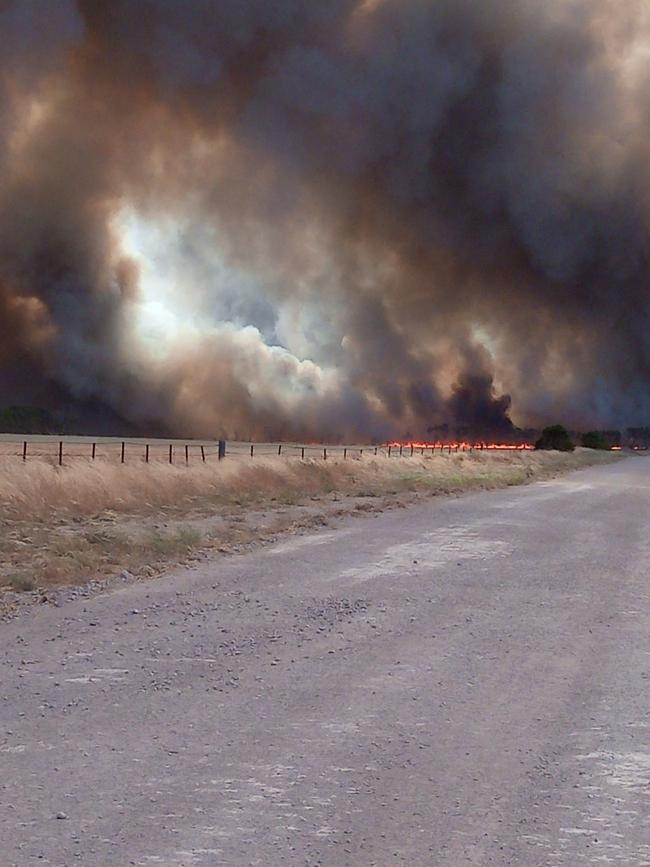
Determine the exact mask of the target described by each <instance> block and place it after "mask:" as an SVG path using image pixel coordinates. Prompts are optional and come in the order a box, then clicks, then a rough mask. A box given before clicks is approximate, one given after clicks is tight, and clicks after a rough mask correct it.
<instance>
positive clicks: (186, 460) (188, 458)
mask: <svg viewBox="0 0 650 867" xmlns="http://www.w3.org/2000/svg"><path fill="white" fill-rule="evenodd" d="M189 462H190V447H189V446H188V444H187V443H185V466H187V465H188V464H189Z"/></svg>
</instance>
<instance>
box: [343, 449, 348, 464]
mask: <svg viewBox="0 0 650 867" xmlns="http://www.w3.org/2000/svg"><path fill="white" fill-rule="evenodd" d="M347 459H348V450H347V449H343V460H344V461H346V460H347Z"/></svg>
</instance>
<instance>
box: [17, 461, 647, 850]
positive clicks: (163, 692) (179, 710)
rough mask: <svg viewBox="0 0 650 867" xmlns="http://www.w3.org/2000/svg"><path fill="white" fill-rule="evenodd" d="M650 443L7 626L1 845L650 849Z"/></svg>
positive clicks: (47, 609) (352, 522) (349, 522)
mask: <svg viewBox="0 0 650 867" xmlns="http://www.w3.org/2000/svg"><path fill="white" fill-rule="evenodd" d="M649 516H650V460H648V459H645V458H631V459H628V460H622V461H621V462H620V463H617V464H615V465H610V466H606V467H602V468H598V469H591V470H586V471H581V472H579V473H574V474H573V475H571V476H567V477H565V478H563V479H559V480H556V481H551V482H546V483H540V484H536V485H532V486H530V487H523V488H515V489H509V490H504V491H498V492H494V493H481V494H473V495H468V496H463V497H459V498H444V499H443V498H439V499H434V500H431V501H429V502H426V503H424V504H418V505H416V506H413V507H411V508H408V509H405V510H397V511H390V512H387V513H384V514H381V515H378V516H374V517H373V516H364V517H359V518H349V519H345V520H343V521H341V523H340V525H339V526H337V527H336V528H333V527H328V528H324V529H323V530H322V531H321V532H318V533H315V534H310V535H305V536H299V537H288V538H285V539H284V540H283V541H281V542H280V543H278V544H276V545H275V546H273V547H269V548H265V549H261V550H258V551H257V552H255V553H252V554H247V555H243V556H238V557H232V558H224V559H222V560H219V561H215V562H213V563H212V564H209V565H206V564H203V565H201V566H200V567H197V568H195V569H193V570H187V571H185V572H182V573H180V572H179V573H177V574H175V575H171V576H169V577H167V578H162V579H158V580H156V581H150V582H145V583H139V584H134V585H131V586H128V587H125V588H124V589H122V590H119V591H117V592H113V593H110V594H106V595H103V596H96V597H94V598H90V599H79V600H77V601H74V602H71V603H68V604H65V605H62V606H61V607H59V608H56V607H54V606H51V605H42V606H40V607H38V608H37V609H35V610H34V611H32V612H31V613H28V614H27V615H24V616H21V617H20V618H18V619H16V620H13V621H10V622H7V623H4V624H2V625H0V641H1V647H2V652H1V662H0V852H1V853H2V855H0V863H2V865H14V867H33V865H56V867H64V865H65V867H72V865H87V867H123V865H139V867H145V865H146V867H150V865H165V867H208V865H210V867H213V865H237V867H240V865H262V867H279V865H290V867H293V865H296V867H317V865H322V867H330V865H332V867H338V865H350V867H371V865H377V867H388V865H409V867H431V865H444V867H456V865H465V864H480V865H487V864H490V865H492V864H494V865H507V864H512V865H518V867H519V865H531V867H541V865H571V867H579V865H582V864H608V865H611V864H614V865H630V867H639V865H644V864H650V527H649V521H648V518H649Z"/></svg>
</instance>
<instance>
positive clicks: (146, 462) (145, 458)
mask: <svg viewBox="0 0 650 867" xmlns="http://www.w3.org/2000/svg"><path fill="white" fill-rule="evenodd" d="M144 462H145V464H148V463H149V443H147V444H146V445H145V447H144Z"/></svg>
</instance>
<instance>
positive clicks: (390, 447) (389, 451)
mask: <svg viewBox="0 0 650 867" xmlns="http://www.w3.org/2000/svg"><path fill="white" fill-rule="evenodd" d="M391 449H392V446H388V457H390V453H391Z"/></svg>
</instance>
